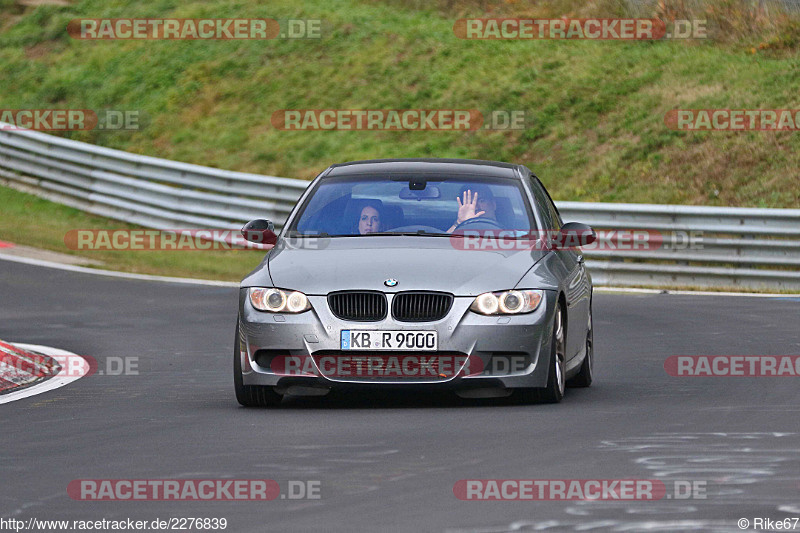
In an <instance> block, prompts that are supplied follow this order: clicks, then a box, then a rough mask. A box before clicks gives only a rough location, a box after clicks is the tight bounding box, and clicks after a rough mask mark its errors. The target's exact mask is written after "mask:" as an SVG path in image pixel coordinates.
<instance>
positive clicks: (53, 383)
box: [0, 342, 89, 404]
mask: <svg viewBox="0 0 800 533" xmlns="http://www.w3.org/2000/svg"><path fill="white" fill-rule="evenodd" d="M9 344H13V345H14V346H17V347H18V348H21V349H23V350H28V351H32V352H38V353H40V354H43V355H48V356H50V357H55V356H58V355H61V356H69V357H80V356H79V355H77V354H74V353H72V352H67V351H65V350H59V349H58V348H51V347H49V346H39V345H38V344H19V343H16V342H13V343H9ZM75 366H76V365H71V368H73V369H74V368H75ZM81 367H82V368H83V373H82V374H80V375H67V367H66V365H62V367H61V370H60V371H59V373H58V374H56V375H55V376H53V377H52V378H50V379H48V380H46V381H43V382H42V383H39V384H38V385H32V386H30V387H25V388H24V389H22V390H19V391H17V392H9V393H8V394H0V404H3V403H9V402H13V401H15V400H21V399H23V398H29V397H31V396H35V395H37V394H42V393H43V392H48V391H51V390H54V389H57V388H59V387H63V386H64V385H67V384H69V383H72V382H73V381H75V380H78V379H80V378H82V377H83V376H85V375H86V373H87V372H88V370H89V363H88V361H87V362H86V364H85V365H81Z"/></svg>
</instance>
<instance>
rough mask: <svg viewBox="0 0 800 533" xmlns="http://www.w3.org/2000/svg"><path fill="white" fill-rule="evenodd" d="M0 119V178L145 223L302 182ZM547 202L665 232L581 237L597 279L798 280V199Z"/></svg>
mask: <svg viewBox="0 0 800 533" xmlns="http://www.w3.org/2000/svg"><path fill="white" fill-rule="evenodd" d="M2 126H3V124H2V123H0V185H6V186H9V187H13V188H15V189H18V190H22V191H25V192H29V193H32V194H35V195H37V196H40V197H43V198H46V199H49V200H52V201H55V202H58V203H62V204H66V205H69V206H72V207H76V208H78V209H81V210H83V211H87V212H89V213H94V214H97V215H101V216H105V217H108V218H112V219H116V220H122V221H125V222H130V223H134V224H138V225H141V226H144V227H148V228H156V229H180V228H238V227H241V225H242V224H244V223H245V222H247V221H248V220H251V219H253V218H269V219H272V220H274V221H275V222H276V225H278V226H280V223H281V222H283V221H284V220H285V218H286V216H287V215H288V213H289V212H290V211H291V209H292V207H293V206H294V203H295V202H296V200H297V199H298V198H299V197H300V195H301V194H302V192H303V191H304V190H305V188H306V186H307V185H308V182H307V181H304V180H296V179H288V178H278V177H273V176H261V175H257V174H248V173H243V172H232V171H228V170H220V169H215V168H210V167H204V166H200V165H192V164H187V163H179V162H175V161H169V160H165V159H158V158H154V157H148V156H142V155H136V154H131V153H128V152H123V151H119V150H112V149H109V148H102V147H98V146H94V145H91V144H87V143H82V142H77V141H71V140H67V139H62V138H60V137H55V136H52V135H46V134H43V133H39V132H35V131H28V130H12V129H2ZM558 207H559V210H560V211H561V214H562V217H563V218H564V220H567V221H569V220H577V221H581V222H585V223H587V224H590V225H592V226H593V227H594V228H595V229H599V230H608V231H618V230H649V231H651V232H659V233H660V234H661V235H663V236H664V237H665V240H664V243H663V244H662V245H660V246H657V247H652V246H651V247H648V249H636V247H631V249H619V248H614V246H613V245H612V246H610V247H609V246H599V247H594V248H592V247H588V248H585V249H584V255H585V256H586V257H587V267H588V268H589V270H590V272H591V273H592V276H593V278H594V281H595V283H596V284H597V285H615V286H657V287H720V288H721V287H727V288H739V289H769V290H776V289H777V290H794V291H798V290H800V209H755V208H728V207H700V206H678V205H650V204H605V203H586V202H558ZM692 232H694V233H692ZM605 235H608V233H605ZM689 238H691V242H689V240H690V239H689ZM612 241H613V240H612Z"/></svg>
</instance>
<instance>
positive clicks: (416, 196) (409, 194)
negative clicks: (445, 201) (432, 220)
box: [400, 185, 442, 200]
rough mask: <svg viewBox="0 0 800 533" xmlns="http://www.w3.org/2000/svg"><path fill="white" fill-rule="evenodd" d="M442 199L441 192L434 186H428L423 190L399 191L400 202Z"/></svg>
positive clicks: (410, 188)
mask: <svg viewBox="0 0 800 533" xmlns="http://www.w3.org/2000/svg"><path fill="white" fill-rule="evenodd" d="M441 197H442V191H441V190H440V189H439V187H437V186H436V185H428V186H427V187H425V188H424V189H415V188H412V187H411V186H409V188H408V189H403V190H401V191H400V199H401V200H435V199H436V198H441Z"/></svg>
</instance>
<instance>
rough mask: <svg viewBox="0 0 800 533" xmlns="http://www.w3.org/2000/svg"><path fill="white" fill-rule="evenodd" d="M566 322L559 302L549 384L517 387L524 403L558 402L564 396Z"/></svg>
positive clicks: (554, 322) (554, 329)
mask: <svg viewBox="0 0 800 533" xmlns="http://www.w3.org/2000/svg"><path fill="white" fill-rule="evenodd" d="M565 341H566V323H565V322H564V317H563V306H562V305H561V302H559V303H558V304H557V307H556V316H555V318H554V320H553V337H552V340H551V344H550V346H551V349H550V366H549V368H548V371H547V386H546V387H545V388H543V389H517V393H518V394H517V396H518V397H519V399H520V400H521V401H522V402H524V403H534V402H542V403H558V402H560V401H561V400H562V399H563V398H564V389H565V387H566V382H565V371H566V369H565V367H564V365H565V362H564V361H565V356H564V354H565V353H566V352H565V349H564V347H565V344H564V343H565Z"/></svg>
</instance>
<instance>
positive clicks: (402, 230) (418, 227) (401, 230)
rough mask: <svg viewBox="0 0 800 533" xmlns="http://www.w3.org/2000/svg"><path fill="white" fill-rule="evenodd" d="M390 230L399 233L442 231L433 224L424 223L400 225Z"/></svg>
mask: <svg viewBox="0 0 800 533" xmlns="http://www.w3.org/2000/svg"><path fill="white" fill-rule="evenodd" d="M389 231H395V232H397V233H412V232H415V231H426V232H428V233H441V232H442V230H440V229H439V228H435V227H433V226H425V225H423V224H413V225H411V226H400V227H397V228H391V229H390V230H389Z"/></svg>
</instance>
